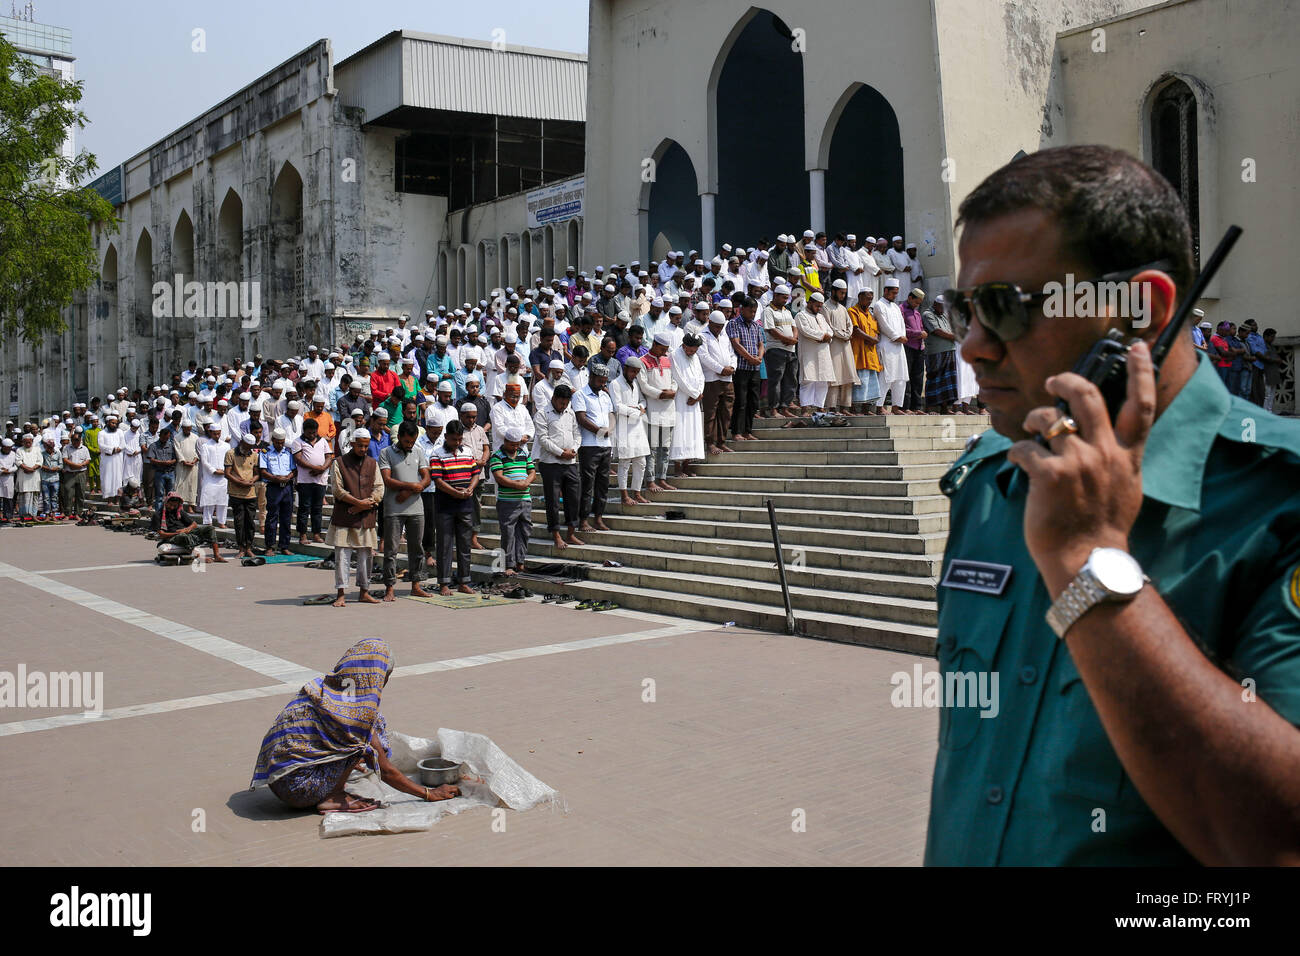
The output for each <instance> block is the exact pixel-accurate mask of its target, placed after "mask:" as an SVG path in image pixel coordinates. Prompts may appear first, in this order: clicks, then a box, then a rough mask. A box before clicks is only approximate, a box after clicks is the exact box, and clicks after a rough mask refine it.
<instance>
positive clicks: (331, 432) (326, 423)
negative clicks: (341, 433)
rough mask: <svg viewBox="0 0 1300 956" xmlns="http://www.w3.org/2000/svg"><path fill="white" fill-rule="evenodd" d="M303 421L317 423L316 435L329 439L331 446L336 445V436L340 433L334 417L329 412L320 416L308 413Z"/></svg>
mask: <svg viewBox="0 0 1300 956" xmlns="http://www.w3.org/2000/svg"><path fill="white" fill-rule="evenodd" d="M303 419H304V421H305V420H307V419H310V420H311V421H313V422H315V423H316V434H317V435H319V436H320V437H321V438H325V439H328V440H329V443H330V444H331V445H333V444H334V436H335V435H336V434H337V433H338V426H336V425H335V424H334V416H333V415H331V414H330V413H329V412H327V411H322V412H320V414H317V413H316V412H308V413H307V414H306V415H304V416H303Z"/></svg>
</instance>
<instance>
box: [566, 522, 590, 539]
mask: <svg viewBox="0 0 1300 956" xmlns="http://www.w3.org/2000/svg"><path fill="white" fill-rule="evenodd" d="M578 530H579V531H594V530H595V529H594V528H592V526H591V524H590V522H587V521H584V522H582V524H580V525H578ZM570 537H572V535H570Z"/></svg>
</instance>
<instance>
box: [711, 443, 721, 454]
mask: <svg viewBox="0 0 1300 956" xmlns="http://www.w3.org/2000/svg"><path fill="white" fill-rule="evenodd" d="M709 454H710V455H721V454H722V449H721V448H719V447H718V446H717V445H710V446H709Z"/></svg>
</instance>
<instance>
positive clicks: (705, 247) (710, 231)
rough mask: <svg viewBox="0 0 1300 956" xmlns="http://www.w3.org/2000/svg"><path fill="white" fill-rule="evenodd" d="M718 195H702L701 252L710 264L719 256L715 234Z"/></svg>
mask: <svg viewBox="0 0 1300 956" xmlns="http://www.w3.org/2000/svg"><path fill="white" fill-rule="evenodd" d="M716 198H717V193H700V252H701V254H702V255H703V257H704V261H705V262H708V261H709V260H710V259H711V258H713V257H714V256H715V255H717V254H718V240H717V236H716V235H715V233H714V228H713V227H714V223H713V200H715V199H716Z"/></svg>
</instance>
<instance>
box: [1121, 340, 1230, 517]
mask: <svg viewBox="0 0 1300 956" xmlns="http://www.w3.org/2000/svg"><path fill="white" fill-rule="evenodd" d="M1231 404H1232V396H1231V395H1229V394H1228V390H1227V388H1225V387H1224V385H1223V381H1222V380H1221V379H1220V378H1219V375H1218V373H1217V372H1215V370H1214V368H1213V366H1212V365H1211V364H1210V362H1209V360H1208V359H1206V358H1205V357H1203V356H1202V357H1200V360H1199V361H1198V362H1197V363H1196V371H1195V372H1193V373H1192V377H1191V378H1189V379H1188V380H1187V383H1186V384H1185V385H1184V386H1183V387H1182V389H1181V390H1180V391H1179V392H1178V394H1177V395H1176V396H1174V400H1173V401H1172V402H1170V403H1169V407H1168V408H1166V409H1165V410H1164V412H1163V413H1162V414H1161V415H1160V417H1159V418H1157V419H1156V420H1155V424H1154V425H1152V426H1151V433H1150V434H1149V435H1148V436H1147V442H1146V448H1145V449H1144V451H1143V454H1142V493H1143V495H1144V496H1145V497H1147V498H1154V499H1155V500H1156V501H1162V502H1164V503H1165V504H1167V505H1171V506H1173V507H1175V508H1185V509H1187V510H1189V511H1200V510H1201V483H1202V479H1203V478H1204V476H1205V462H1206V459H1208V458H1209V456H1210V448H1211V446H1212V445H1213V444H1214V440H1215V439H1216V438H1217V437H1218V436H1219V427H1220V425H1221V424H1222V423H1223V420H1224V417H1225V416H1226V415H1227V414H1228V408H1229V406H1230V405H1231Z"/></svg>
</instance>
